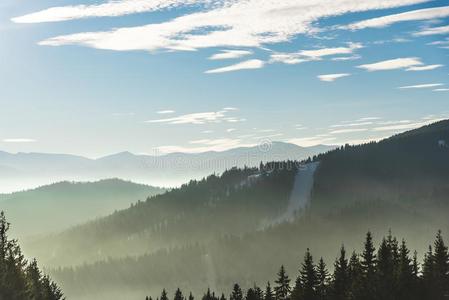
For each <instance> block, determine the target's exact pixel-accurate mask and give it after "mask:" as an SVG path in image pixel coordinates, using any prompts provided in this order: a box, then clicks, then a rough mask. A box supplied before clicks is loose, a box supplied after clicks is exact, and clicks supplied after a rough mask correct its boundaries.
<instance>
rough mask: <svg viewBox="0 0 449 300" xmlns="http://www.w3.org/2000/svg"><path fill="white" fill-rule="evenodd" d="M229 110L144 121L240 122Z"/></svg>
mask: <svg viewBox="0 0 449 300" xmlns="http://www.w3.org/2000/svg"><path fill="white" fill-rule="evenodd" d="M229 112H230V111H228V110H220V111H216V112H202V113H193V114H186V115H181V116H178V117H173V118H165V119H156V120H148V121H145V123H165V124H197V125H198V124H207V123H222V122H229V123H235V122H240V121H242V119H238V118H235V117H230V116H228V114H229Z"/></svg>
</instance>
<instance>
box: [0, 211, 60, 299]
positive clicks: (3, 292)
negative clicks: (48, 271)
mask: <svg viewBox="0 0 449 300" xmlns="http://www.w3.org/2000/svg"><path fill="white" fill-rule="evenodd" d="M9 228H10V224H9V223H8V222H7V221H6V218H5V214H4V213H3V211H2V212H0V299H1V300H30V299H33V300H60V299H64V298H63V294H62V292H61V290H60V289H59V287H58V286H57V285H56V283H54V282H53V281H52V280H51V279H50V277H49V276H47V275H43V274H42V272H41V271H40V270H39V268H38V266H37V262H36V260H32V261H31V262H28V261H27V260H25V258H24V255H23V254H22V251H21V249H20V246H19V244H18V242H17V240H13V239H9V238H8V231H9Z"/></svg>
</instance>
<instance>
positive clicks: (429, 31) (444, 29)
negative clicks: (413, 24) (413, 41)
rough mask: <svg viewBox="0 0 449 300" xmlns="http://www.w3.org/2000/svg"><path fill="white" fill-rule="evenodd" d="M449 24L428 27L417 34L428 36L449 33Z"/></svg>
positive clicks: (416, 33) (416, 34)
mask: <svg viewBox="0 0 449 300" xmlns="http://www.w3.org/2000/svg"><path fill="white" fill-rule="evenodd" d="M448 33H449V25H447V26H440V27H431V28H426V29H423V30H421V31H418V32H415V33H414V35H415V36H427V35H437V34H448Z"/></svg>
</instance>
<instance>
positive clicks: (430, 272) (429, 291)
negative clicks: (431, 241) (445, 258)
mask: <svg viewBox="0 0 449 300" xmlns="http://www.w3.org/2000/svg"><path fill="white" fill-rule="evenodd" d="M422 273H423V274H422V284H423V290H424V291H423V293H424V295H425V296H426V297H427V298H429V299H434V298H435V291H436V289H435V280H434V276H435V268H434V257H433V250H432V246H429V249H428V250H427V253H426V254H425V255H424V263H423V270H422Z"/></svg>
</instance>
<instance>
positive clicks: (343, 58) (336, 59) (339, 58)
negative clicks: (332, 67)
mask: <svg viewBox="0 0 449 300" xmlns="http://www.w3.org/2000/svg"><path fill="white" fill-rule="evenodd" d="M361 58H362V57H361V56H360V55H351V56H338V57H333V58H331V60H333V61H346V60H357V59H361Z"/></svg>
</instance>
